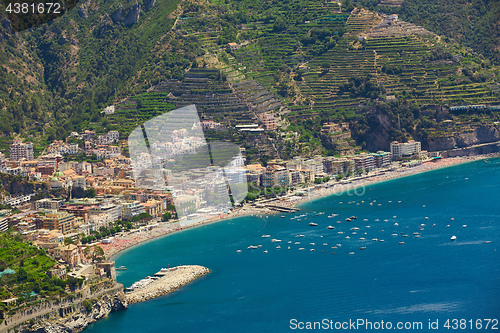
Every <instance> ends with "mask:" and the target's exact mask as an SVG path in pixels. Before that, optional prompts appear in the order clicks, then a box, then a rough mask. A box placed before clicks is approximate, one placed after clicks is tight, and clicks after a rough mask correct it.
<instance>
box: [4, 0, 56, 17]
mask: <svg viewBox="0 0 500 333" xmlns="http://www.w3.org/2000/svg"><path fill="white" fill-rule="evenodd" d="M5 11H6V12H8V13H11V14H12V13H14V14H50V13H54V14H60V13H61V4H60V3H57V2H46V3H38V4H36V3H27V2H14V3H9V4H8V5H7V8H5Z"/></svg>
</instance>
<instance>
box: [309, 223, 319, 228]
mask: <svg viewBox="0 0 500 333" xmlns="http://www.w3.org/2000/svg"><path fill="white" fill-rule="evenodd" d="M309 226H310V227H316V226H318V224H317V223H314V222H310V223H309Z"/></svg>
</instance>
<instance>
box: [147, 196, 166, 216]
mask: <svg viewBox="0 0 500 333" xmlns="http://www.w3.org/2000/svg"><path fill="white" fill-rule="evenodd" d="M144 210H145V212H146V213H147V214H149V215H151V216H152V217H161V212H162V209H161V202H160V201H157V200H149V201H147V202H145V203H144Z"/></svg>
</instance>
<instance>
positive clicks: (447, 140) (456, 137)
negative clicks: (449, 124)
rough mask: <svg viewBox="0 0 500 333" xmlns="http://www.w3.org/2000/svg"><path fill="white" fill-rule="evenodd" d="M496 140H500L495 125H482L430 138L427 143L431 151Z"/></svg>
mask: <svg viewBox="0 0 500 333" xmlns="http://www.w3.org/2000/svg"><path fill="white" fill-rule="evenodd" d="M495 141H500V132H499V131H498V129H497V128H496V127H495V126H493V125H480V126H477V127H475V128H473V129H471V130H469V131H464V132H459V133H454V134H453V135H451V136H447V137H436V138H429V140H428V141H427V143H428V146H429V151H441V150H448V149H453V148H454V147H468V146H471V145H476V144H481V143H489V142H495Z"/></svg>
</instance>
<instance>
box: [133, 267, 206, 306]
mask: <svg viewBox="0 0 500 333" xmlns="http://www.w3.org/2000/svg"><path fill="white" fill-rule="evenodd" d="M208 273H210V270H209V269H208V268H206V267H203V266H199V265H184V266H177V267H172V268H162V269H161V270H160V271H159V272H158V273H156V274H154V276H152V277H151V276H148V277H146V278H145V279H142V280H140V281H137V282H135V283H134V284H132V286H130V287H129V288H127V289H126V292H125V297H126V299H127V302H128V304H133V303H139V302H144V301H148V300H150V299H153V298H156V297H160V296H163V295H166V294H168V293H170V292H172V291H174V290H177V289H179V288H180V287H182V286H184V285H186V284H188V283H190V282H192V281H193V280H195V279H197V278H199V277H201V276H203V275H206V274H208Z"/></svg>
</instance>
